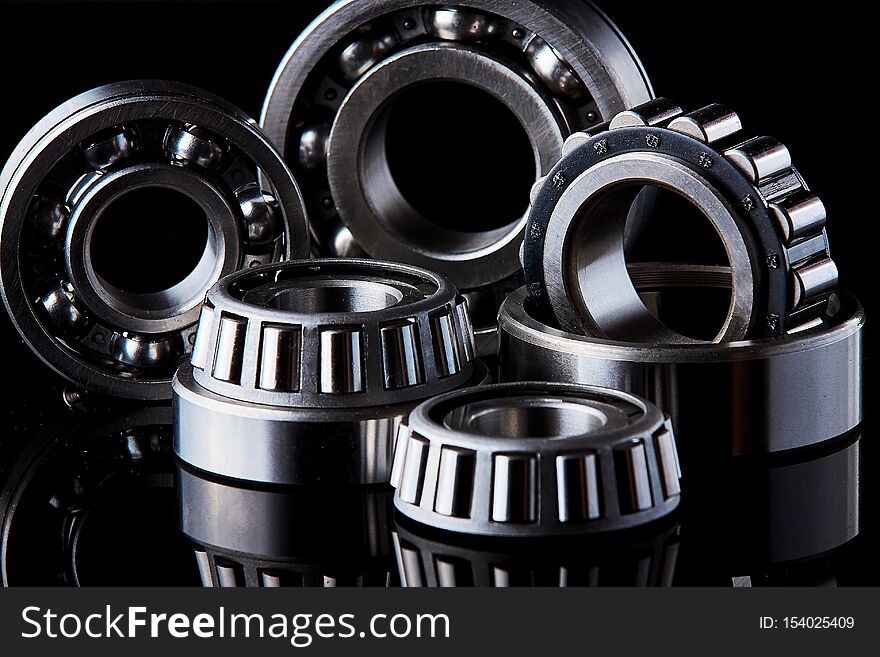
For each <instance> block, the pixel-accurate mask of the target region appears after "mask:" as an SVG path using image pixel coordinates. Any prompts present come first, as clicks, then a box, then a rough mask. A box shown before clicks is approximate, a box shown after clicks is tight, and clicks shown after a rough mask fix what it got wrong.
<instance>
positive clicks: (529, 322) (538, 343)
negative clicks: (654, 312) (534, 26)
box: [499, 288, 865, 469]
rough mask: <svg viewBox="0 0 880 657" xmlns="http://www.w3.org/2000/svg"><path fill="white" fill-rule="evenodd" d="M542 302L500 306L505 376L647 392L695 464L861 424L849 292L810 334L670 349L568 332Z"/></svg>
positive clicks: (856, 333)
mask: <svg viewBox="0 0 880 657" xmlns="http://www.w3.org/2000/svg"><path fill="white" fill-rule="evenodd" d="M536 302H537V300H536V299H534V298H531V297H530V296H529V295H528V293H527V291H526V289H525V288H521V289H519V290H517V291H516V292H514V293H513V294H511V295H510V296H509V297H508V298H507V300H506V301H505V302H504V303H503V304H502V306H501V311H500V313H499V328H500V331H501V370H500V376H501V378H502V379H503V380H505V381H536V380H537V381H563V382H568V383H582V384H590V385H599V386H606V387H609V388H615V389H618V390H625V391H627V392H630V393H632V394H635V395H640V396H644V397H646V398H648V399H650V400H651V401H652V402H654V403H655V404H657V405H658V406H659V407H661V408H662V409H663V410H664V411H665V412H667V413H669V415H670V416H671V418H672V420H673V422H674V423H675V430H676V435H677V437H678V441H679V449H680V451H681V454H682V457H683V459H684V460H685V461H686V463H685V468H686V469H687V467H688V465H689V462H690V460H691V459H690V455H691V454H692V453H700V452H702V450H705V449H712V450H716V451H718V452H720V453H722V454H726V455H728V456H731V455H732V456H737V455H744V454H751V453H758V454H761V453H768V452H779V451H783V450H789V449H795V448H798V447H806V446H808V445H813V444H816V443H819V442H823V441H826V440H831V439H833V438H837V437H838V436H841V435H844V434H846V433H848V432H850V431H852V430H853V429H854V428H855V427H856V426H858V424H859V423H860V422H861V420H862V333H863V328H864V323H865V313H864V310H863V309H862V307H861V305H860V304H859V302H858V301H857V300H856V299H855V298H854V297H853V296H852V295H850V294H848V293H846V292H838V293H836V294H835V295H833V296H832V297H831V300H830V303H829V310H828V313H827V316H826V317H825V318H824V319H823V320H822V322H821V323H820V325H819V326H817V327H813V328H811V329H808V330H803V331H798V332H795V333H792V334H788V335H786V336H783V337H781V338H765V339H762V340H744V341H738V342H726V343H722V344H687V345H669V346H662V345H661V346H657V345H644V344H637V343H625V342H615V341H611V340H606V339H603V338H596V337H588V336H583V335H578V334H575V333H568V332H565V331H562V330H559V329H557V328H555V327H554V326H553V325H552V324H551V323H550V322H549V321H548V320H547V319H546V317H545V315H544V312H543V310H542V309H541V308H540V305H539V304H538V303H536ZM793 382H797V384H796V385H794V384H793Z"/></svg>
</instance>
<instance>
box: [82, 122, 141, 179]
mask: <svg viewBox="0 0 880 657" xmlns="http://www.w3.org/2000/svg"><path fill="white" fill-rule="evenodd" d="M134 151H135V140H134V137H133V136H132V135H131V134H130V133H128V132H127V131H126V130H124V129H120V130H118V131H115V132H112V133H111V134H107V135H105V136H104V137H103V138H100V139H97V140H95V141H90V142H89V143H87V144H85V145H84V146H83V156H84V157H85V160H86V163H87V164H88V165H89V167H91V168H92V169H96V170H98V171H105V170H107V169H109V168H111V167H112V166H113V165H114V164H117V163H119V162H122V161H124V160H127V159H128V158H130V157H131V155H132V153H134Z"/></svg>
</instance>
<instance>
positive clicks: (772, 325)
mask: <svg viewBox="0 0 880 657" xmlns="http://www.w3.org/2000/svg"><path fill="white" fill-rule="evenodd" d="M777 326H779V315H774V314H773V313H771V314H769V315H767V328H769V329H770V330H771V331H775V330H776V327H777Z"/></svg>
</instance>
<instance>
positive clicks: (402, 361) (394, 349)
mask: <svg viewBox="0 0 880 657" xmlns="http://www.w3.org/2000/svg"><path fill="white" fill-rule="evenodd" d="M417 328H418V327H417V324H416V321H415V320H407V321H405V322H401V323H397V324H393V325H390V326H384V327H382V329H381V330H380V335H381V339H382V368H383V372H384V375H385V388H386V389H387V390H396V389H398V388H406V387H408V386H414V385H418V384H420V383H424V382H425V374H424V370H423V368H422V352H421V347H420V345H419V336H418V332H417Z"/></svg>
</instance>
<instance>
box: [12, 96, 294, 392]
mask: <svg viewBox="0 0 880 657" xmlns="http://www.w3.org/2000/svg"><path fill="white" fill-rule="evenodd" d="M258 176H259V178H260V179H261V182H262V183H263V185H265V187H261V186H260V185H259V184H258V182H257V180H258ZM263 189H266V190H267V191H265V192H264V191H263ZM0 194H2V205H0V217H2V236H0V249H2V268H0V273H2V288H3V300H4V302H5V303H6V306H7V308H8V309H9V311H10V313H11V314H12V316H13V320H14V322H15V324H16V327H17V328H18V330H19V332H20V333H21V335H22V337H23V338H24V339H25V341H26V342H27V343H28V344H29V345H30V346H31V348H32V349H33V350H34V351H35V352H36V353H37V354H38V355H39V356H40V358H42V359H43V360H44V361H45V362H46V363H47V364H49V365H50V366H51V367H52V368H53V369H54V370H56V371H57V372H58V373H60V374H62V375H63V376H65V377H66V378H68V379H69V380H71V381H73V382H74V383H76V384H78V385H81V386H83V387H85V388H89V389H91V390H94V391H97V392H101V393H105V394H110V395H116V396H121V397H133V398H140V399H161V398H167V397H169V396H170V394H171V389H170V386H169V383H170V380H171V375H172V374H173V372H174V369H175V368H176V367H177V365H178V363H179V360H180V358H181V357H182V356H184V355H185V354H187V353H188V352H189V351H191V349H192V340H193V339H194V338H195V324H196V321H197V319H198V313H199V306H200V304H201V302H202V300H203V299H204V295H205V293H206V292H207V290H208V289H209V288H210V287H211V286H212V285H213V284H214V283H215V282H216V281H217V280H219V278H220V277H222V276H223V275H226V274H229V273H231V272H233V271H236V270H238V269H240V268H242V267H250V266H252V265H255V264H261V263H268V262H272V261H275V260H279V259H281V258H286V257H290V256H291V255H294V256H300V255H303V254H305V253H306V249H307V240H306V225H305V216H304V208H303V205H302V200H301V197H300V194H299V190H298V189H297V186H296V183H295V182H294V180H293V178H292V177H291V174H290V171H289V170H288V169H287V167H286V166H285V165H284V163H283V162H282V160H281V158H280V156H279V155H278V153H277V152H276V151H275V150H274V148H272V146H271V145H270V144H269V142H268V140H267V139H266V138H265V136H263V134H262V133H261V132H260V131H259V130H258V129H257V128H256V127H254V125H253V121H252V120H251V119H249V118H248V117H246V116H245V115H244V114H242V112H241V111H240V110H238V109H236V108H235V107H233V106H232V105H229V104H228V103H226V102H225V101H223V100H221V99H219V98H216V97H214V96H212V95H210V94H208V93H206V92H203V91H200V90H196V89H193V88H191V87H188V86H185V85H181V84H175V83H168V82H153V81H145V82H144V81H141V82H125V83H120V84H113V85H107V86H104V87H100V88H98V89H94V90H92V91H89V92H86V93H84V94H81V95H79V96H77V97H76V98H74V99H72V100H70V101H68V102H67V103H65V104H64V105H62V106H60V107H58V108H57V109H55V110H53V111H52V112H51V113H49V114H48V115H47V116H46V117H45V118H43V119H42V120H41V121H40V122H39V123H37V125H36V126H34V128H33V129H32V130H31V131H30V132H29V133H28V134H27V135H26V136H25V137H24V139H23V140H22V141H21V143H20V144H19V145H18V147H17V148H16V150H15V152H14V153H13V156H12V157H11V158H10V160H9V161H8V163H7V165H6V167H5V168H4V169H3V173H2V177H0ZM145 244H146V245H145Z"/></svg>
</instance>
